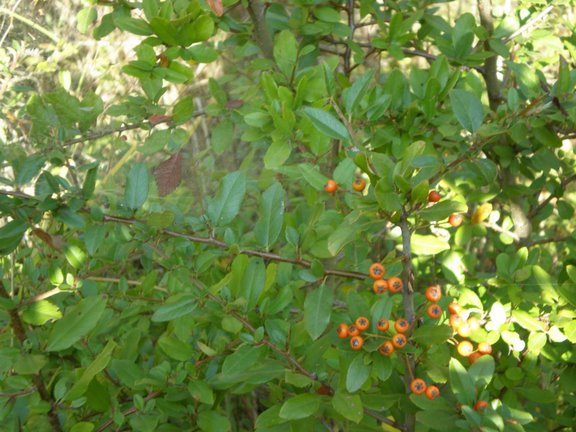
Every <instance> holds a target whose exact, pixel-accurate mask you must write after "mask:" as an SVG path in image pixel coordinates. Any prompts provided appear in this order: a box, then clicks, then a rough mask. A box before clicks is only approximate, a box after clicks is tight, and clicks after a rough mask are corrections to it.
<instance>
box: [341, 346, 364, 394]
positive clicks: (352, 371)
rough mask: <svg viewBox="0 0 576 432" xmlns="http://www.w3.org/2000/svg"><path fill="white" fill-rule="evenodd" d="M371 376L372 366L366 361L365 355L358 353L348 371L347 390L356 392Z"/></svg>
mask: <svg viewBox="0 0 576 432" xmlns="http://www.w3.org/2000/svg"><path fill="white" fill-rule="evenodd" d="M369 376H370V367H369V366H368V365H367V364H365V363H364V356H363V355H362V354H358V355H357V356H356V357H355V358H354V360H352V363H350V366H349V367H348V371H347V373H346V390H348V392H350V393H354V392H355V391H357V390H359V389H360V388H361V387H362V386H363V385H364V383H365V382H366V380H367V379H368V377H369Z"/></svg>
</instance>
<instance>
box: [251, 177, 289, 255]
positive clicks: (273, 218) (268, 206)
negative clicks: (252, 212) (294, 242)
mask: <svg viewBox="0 0 576 432" xmlns="http://www.w3.org/2000/svg"><path fill="white" fill-rule="evenodd" d="M285 195H286V192H285V191H284V189H282V186H281V185H280V183H277V182H274V183H273V184H272V185H271V186H270V187H269V188H268V189H267V190H266V192H264V193H263V194H262V199H261V201H260V211H259V215H260V218H259V219H258V222H257V223H256V226H255V228H254V235H255V237H256V241H258V243H259V244H260V246H262V247H263V248H265V249H266V250H269V249H270V247H271V246H272V245H273V244H274V243H275V242H276V240H278V237H279V236H280V232H281V231H282V225H283V223H284V199H285Z"/></svg>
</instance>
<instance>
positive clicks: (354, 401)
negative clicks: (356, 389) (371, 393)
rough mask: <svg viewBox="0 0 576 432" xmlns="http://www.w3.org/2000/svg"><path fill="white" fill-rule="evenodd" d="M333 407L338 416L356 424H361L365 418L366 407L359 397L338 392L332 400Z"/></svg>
mask: <svg viewBox="0 0 576 432" xmlns="http://www.w3.org/2000/svg"><path fill="white" fill-rule="evenodd" d="M332 406H333V407H334V409H335V410H336V412H337V413H338V414H340V415H341V416H342V417H344V418H346V419H348V420H350V421H353V422H354V423H360V422H361V421H362V419H363V418H364V406H363V404H362V399H361V398H360V396H359V395H350V394H346V393H343V392H340V391H338V392H336V394H335V395H334V397H333V398H332Z"/></svg>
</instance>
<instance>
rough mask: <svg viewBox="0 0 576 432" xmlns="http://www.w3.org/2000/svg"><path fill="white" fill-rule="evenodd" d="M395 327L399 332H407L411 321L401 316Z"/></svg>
mask: <svg viewBox="0 0 576 432" xmlns="http://www.w3.org/2000/svg"><path fill="white" fill-rule="evenodd" d="M394 328H395V329H396V331H397V332H398V333H406V332H407V331H408V330H409V329H410V323H409V322H408V321H406V320H405V319H404V318H400V319H399V320H397V321H396V322H395V323H394Z"/></svg>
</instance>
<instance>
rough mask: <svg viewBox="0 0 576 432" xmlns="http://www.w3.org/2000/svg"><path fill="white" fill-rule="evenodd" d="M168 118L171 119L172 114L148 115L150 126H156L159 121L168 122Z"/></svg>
mask: <svg viewBox="0 0 576 432" xmlns="http://www.w3.org/2000/svg"><path fill="white" fill-rule="evenodd" d="M170 120H172V116H168V115H163V114H152V115H151V116H150V117H148V122H149V123H150V124H151V125H152V126H156V125H157V124H160V123H168V122H169V121H170Z"/></svg>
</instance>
